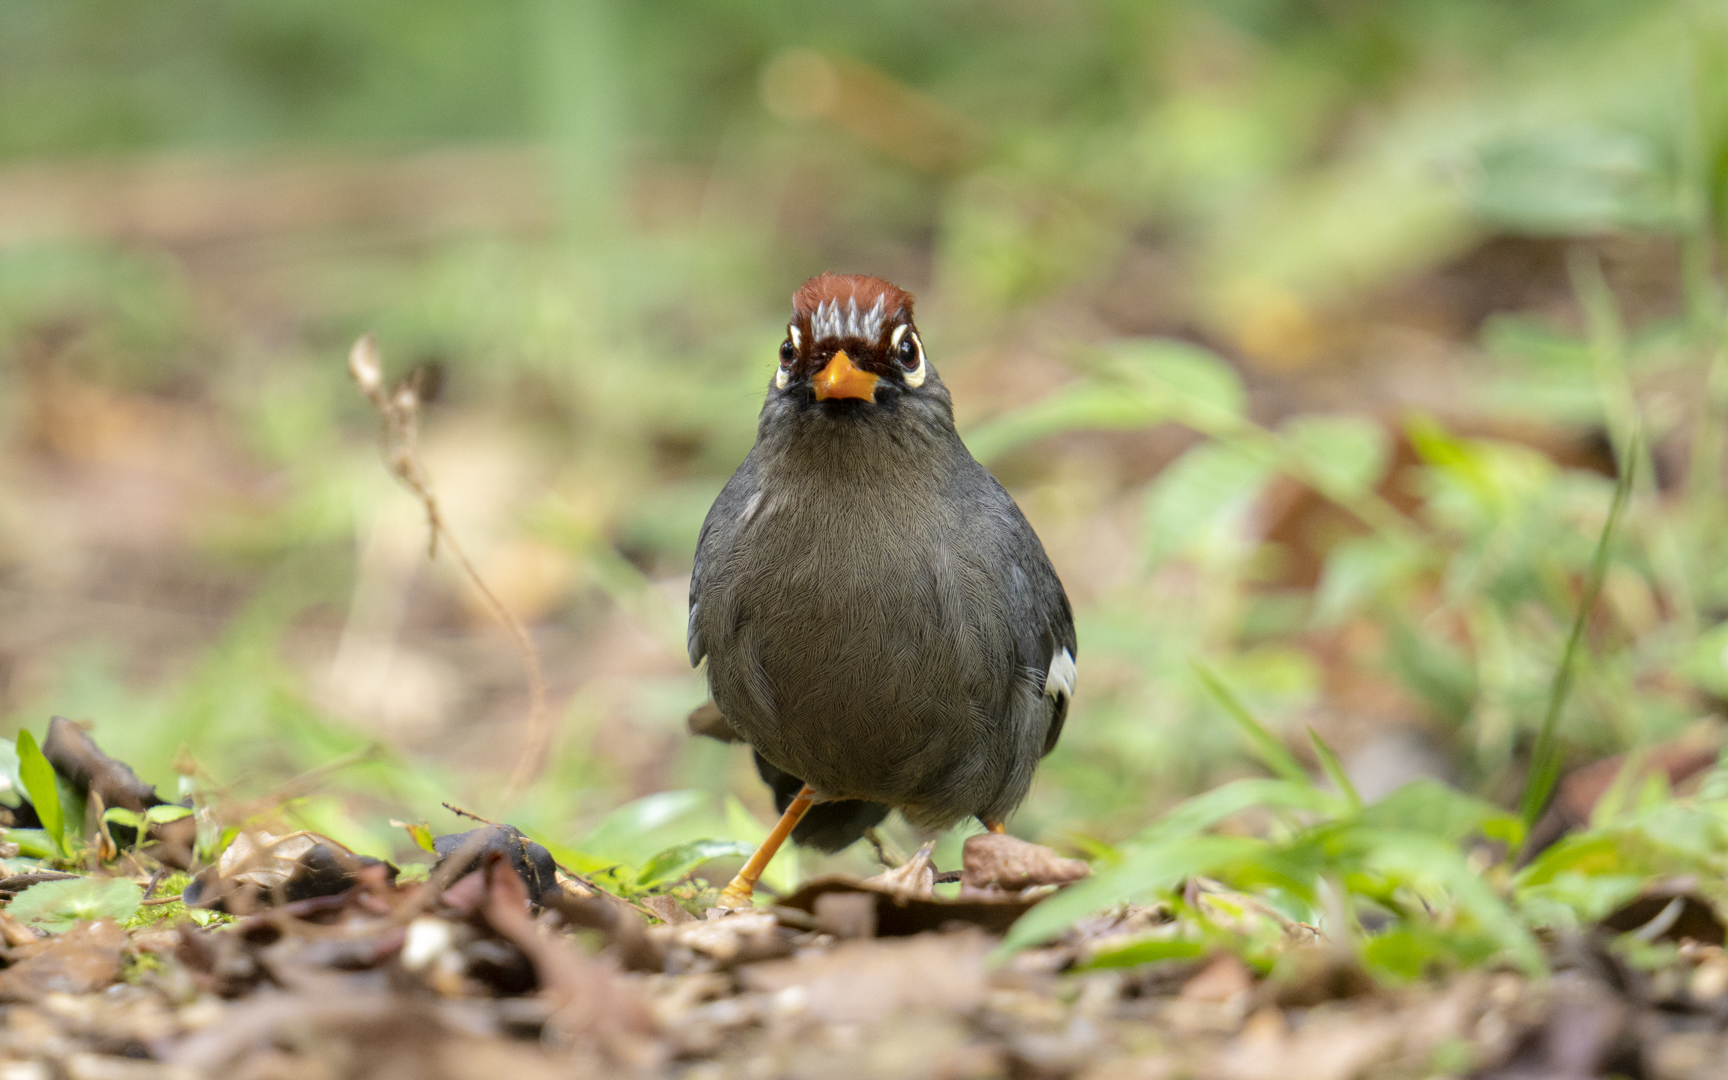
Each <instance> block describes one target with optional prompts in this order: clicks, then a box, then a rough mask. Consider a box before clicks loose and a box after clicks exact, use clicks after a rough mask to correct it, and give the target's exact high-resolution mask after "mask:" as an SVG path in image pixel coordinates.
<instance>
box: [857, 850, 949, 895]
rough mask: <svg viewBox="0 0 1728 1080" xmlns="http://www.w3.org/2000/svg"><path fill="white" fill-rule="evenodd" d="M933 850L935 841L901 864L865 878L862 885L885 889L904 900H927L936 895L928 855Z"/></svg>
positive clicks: (933, 873) (933, 874)
mask: <svg viewBox="0 0 1728 1080" xmlns="http://www.w3.org/2000/svg"><path fill="white" fill-rule="evenodd" d="M935 850H936V841H934V840H930V841H927V842H926V843H925V844H924V846H923V847H920V848H919V849H918V850H917V851H915V852H913V853H912V857H911V858H910V859H907V860H906V861H905V862H904V863H903V864H901V865H900V866H898V867H895V868H894V869H893V870H887V871H884V872H883V873H880V874H877V875H876V876H875V877H873V878H866V879H865V880H864V884H866V885H875V886H877V887H879V888H885V889H887V890H889V891H890V892H892V893H893V894H894V895H895V896H899V897H903V898H905V899H909V900H910V899H925V900H927V899H929V898H930V897H932V896H935V895H936V868H935V867H934V866H931V865H930V855H931V853H932V852H934V851H935Z"/></svg>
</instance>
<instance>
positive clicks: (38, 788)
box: [17, 729, 66, 854]
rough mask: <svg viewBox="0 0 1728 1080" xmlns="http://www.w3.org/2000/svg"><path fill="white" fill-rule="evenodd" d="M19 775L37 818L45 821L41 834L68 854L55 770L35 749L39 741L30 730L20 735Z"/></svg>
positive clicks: (22, 730) (64, 821)
mask: <svg viewBox="0 0 1728 1080" xmlns="http://www.w3.org/2000/svg"><path fill="white" fill-rule="evenodd" d="M17 749H18V775H19V778H20V779H21V780H22V781H23V783H24V793H25V794H26V795H28V796H29V797H30V805H32V806H34V807H35V808H36V816H37V817H38V818H40V819H41V821H42V831H43V832H45V833H47V834H48V837H49V839H51V840H52V841H54V844H55V846H56V847H57V848H59V850H60V853H61V854H65V852H66V817H65V815H64V814H63V813H61V810H60V791H59V788H58V787H57V785H56V784H55V776H54V766H53V765H50V764H49V763H48V759H47V758H46V757H44V756H43V754H42V750H41V748H40V747H38V746H37V745H36V737H35V736H34V735H32V734H30V732H29V731H28V730H27V729H20V730H19V732H18V747H17Z"/></svg>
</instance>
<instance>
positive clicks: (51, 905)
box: [6, 877, 144, 933]
mask: <svg viewBox="0 0 1728 1080" xmlns="http://www.w3.org/2000/svg"><path fill="white" fill-rule="evenodd" d="M143 900H144V890H142V889H140V888H139V887H138V886H137V884H136V883H134V882H131V881H127V880H126V879H125V878H98V877H85V878H77V879H76V880H71V881H44V882H41V883H40V884H37V885H32V886H30V887H29V888H28V889H25V890H24V891H23V892H21V893H19V894H18V895H17V896H16V897H14V898H13V900H12V902H11V903H10V904H8V905H7V907H6V910H7V912H8V913H10V914H11V915H12V917H13V918H15V919H17V920H18V921H20V922H22V923H24V924H25V925H26V926H40V927H41V928H43V929H44V930H47V931H49V932H51V933H59V932H61V931H64V930H70V929H72V927H73V925H74V924H75V923H78V922H81V921H84V920H95V919H113V920H114V921H115V922H125V921H126V920H127V919H129V918H131V917H132V913H133V912H135V911H137V910H138V908H139V905H140V904H142V903H143Z"/></svg>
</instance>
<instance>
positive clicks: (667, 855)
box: [636, 840, 756, 889]
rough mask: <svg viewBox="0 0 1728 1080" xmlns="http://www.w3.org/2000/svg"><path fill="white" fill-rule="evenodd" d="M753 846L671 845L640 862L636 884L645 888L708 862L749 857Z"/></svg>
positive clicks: (717, 843) (718, 842) (734, 843)
mask: <svg viewBox="0 0 1728 1080" xmlns="http://www.w3.org/2000/svg"><path fill="white" fill-rule="evenodd" d="M755 850H756V848H755V845H753V844H747V843H744V842H743V841H742V840H686V841H685V842H684V843H682V844H673V845H672V846H671V847H669V848H667V849H666V850H664V851H662V852H659V853H658V854H656V855H654V856H653V857H651V858H650V859H649V860H648V861H647V862H645V863H643V864H642V865H641V866H640V867H639V868H638V869H637V871H636V884H637V885H638V886H639V887H641V888H644V889H647V888H652V887H653V886H655V885H658V884H660V883H661V882H665V881H673V880H676V879H677V878H680V877H683V876H684V874H685V873H687V872H688V871H690V870H693V869H695V868H696V867H697V866H699V865H701V864H702V863H705V862H707V861H708V860H710V859H726V858H734V857H739V858H746V859H747V858H749V857H750V854H751V852H753V851H755Z"/></svg>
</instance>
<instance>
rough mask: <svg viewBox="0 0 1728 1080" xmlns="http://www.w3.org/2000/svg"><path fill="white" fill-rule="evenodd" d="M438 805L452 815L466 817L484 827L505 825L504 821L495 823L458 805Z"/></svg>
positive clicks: (444, 803)
mask: <svg viewBox="0 0 1728 1080" xmlns="http://www.w3.org/2000/svg"><path fill="white" fill-rule="evenodd" d="M438 805H439V806H442V807H443V808H444V809H446V810H448V811H450V812H451V813H452V814H455V815H456V816H457V817H465V818H468V819H469V820H471V821H478V822H479V823H480V824H482V825H503V824H504V823H503V822H502V821H493V820H492V819H491V818H488V817H481V816H480V815H479V814H476V813H475V812H474V811H472V810H464V809H462V808H461V807H460V806H456V805H453V804H451V803H447V802H441V803H439V804H438Z"/></svg>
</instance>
